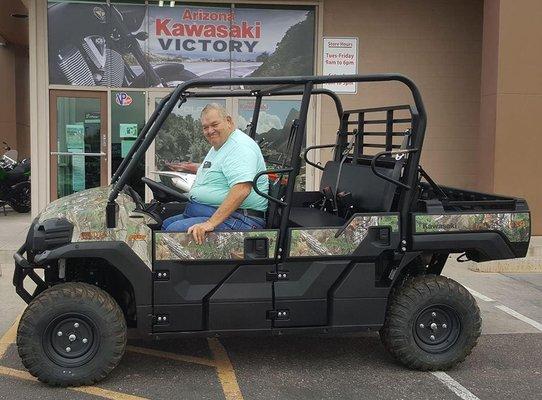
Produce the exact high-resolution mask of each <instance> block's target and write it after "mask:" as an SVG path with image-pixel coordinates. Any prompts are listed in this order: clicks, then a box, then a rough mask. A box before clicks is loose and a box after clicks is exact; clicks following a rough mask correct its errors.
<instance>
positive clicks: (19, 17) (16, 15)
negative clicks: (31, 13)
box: [11, 14, 28, 19]
mask: <svg viewBox="0 0 542 400" xmlns="http://www.w3.org/2000/svg"><path fill="white" fill-rule="evenodd" d="M11 16H12V17H13V18H18V19H27V18H28V15H26V14H11Z"/></svg>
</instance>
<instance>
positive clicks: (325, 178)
mask: <svg viewBox="0 0 542 400" xmlns="http://www.w3.org/2000/svg"><path fill="white" fill-rule="evenodd" d="M365 161H367V160H365ZM339 167H340V163H339V162H336V161H329V162H328V163H327V164H326V166H325V167H324V171H323V174H322V180H321V181H320V188H321V189H323V188H325V187H330V188H331V190H332V191H333V193H335V189H336V187H337V193H340V192H350V193H352V200H353V202H354V207H355V211H356V212H367V213H370V212H388V211H391V210H392V206H393V200H394V197H395V191H396V186H395V185H394V184H392V183H390V182H388V181H385V180H384V179H382V178H379V177H378V176H376V175H375V174H374V173H373V171H372V170H371V166H370V163H369V162H365V163H358V164H351V163H343V165H342V168H341V171H340V178H339V182H338V185H337V177H338V176H339ZM376 170H377V171H378V172H380V173H381V174H383V175H385V176H387V177H390V178H393V179H398V178H399V176H397V175H399V174H400V169H397V168H394V163H393V162H390V163H388V166H387V167H384V166H379V167H376ZM289 221H290V225H291V226H303V227H319V226H342V225H344V223H345V222H346V219H344V218H341V217H339V216H337V215H334V214H331V213H329V212H327V211H324V210H320V209H319V208H310V207H292V208H291V210H290V216H289Z"/></svg>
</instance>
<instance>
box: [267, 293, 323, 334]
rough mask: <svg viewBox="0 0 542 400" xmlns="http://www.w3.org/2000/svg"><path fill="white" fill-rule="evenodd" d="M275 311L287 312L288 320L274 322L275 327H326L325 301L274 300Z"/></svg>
mask: <svg viewBox="0 0 542 400" xmlns="http://www.w3.org/2000/svg"><path fill="white" fill-rule="evenodd" d="M275 309H276V310H288V313H289V319H288V320H284V321H282V320H275V327H277V328H281V327H289V326H320V325H327V299H304V300H295V301H294V300H275Z"/></svg>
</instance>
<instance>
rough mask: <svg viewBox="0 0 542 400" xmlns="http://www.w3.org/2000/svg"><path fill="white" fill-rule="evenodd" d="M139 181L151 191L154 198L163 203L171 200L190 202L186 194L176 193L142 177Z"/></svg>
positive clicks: (159, 183)
mask: <svg viewBox="0 0 542 400" xmlns="http://www.w3.org/2000/svg"><path fill="white" fill-rule="evenodd" d="M141 181H142V182H143V183H144V184H145V185H147V186H148V187H149V188H150V189H151V191H152V194H153V196H154V198H155V199H156V200H158V201H161V202H163V203H167V202H169V201H171V198H173V199H175V200H176V201H182V202H185V201H189V200H190V199H189V198H188V196H187V195H186V194H184V193H181V192H178V191H176V190H175V189H172V188H170V187H168V186H166V185H164V184H163V183H161V182H156V181H153V180H152V179H149V178H147V177H146V176H144V177H142V178H141Z"/></svg>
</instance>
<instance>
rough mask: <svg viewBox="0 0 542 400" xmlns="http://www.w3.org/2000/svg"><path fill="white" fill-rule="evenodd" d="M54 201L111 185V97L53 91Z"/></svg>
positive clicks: (52, 197) (52, 168)
mask: <svg viewBox="0 0 542 400" xmlns="http://www.w3.org/2000/svg"><path fill="white" fill-rule="evenodd" d="M49 100H50V103H49V104H50V121H51V125H50V130H49V131H50V135H51V141H50V143H51V144H50V163H51V200H55V199H57V198H60V197H63V196H67V195H69V194H72V193H75V192H79V191H81V190H85V189H89V188H93V187H97V186H105V185H107V182H108V179H107V146H108V135H107V93H106V92H90V91H63V90H51V91H50V99H49Z"/></svg>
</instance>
